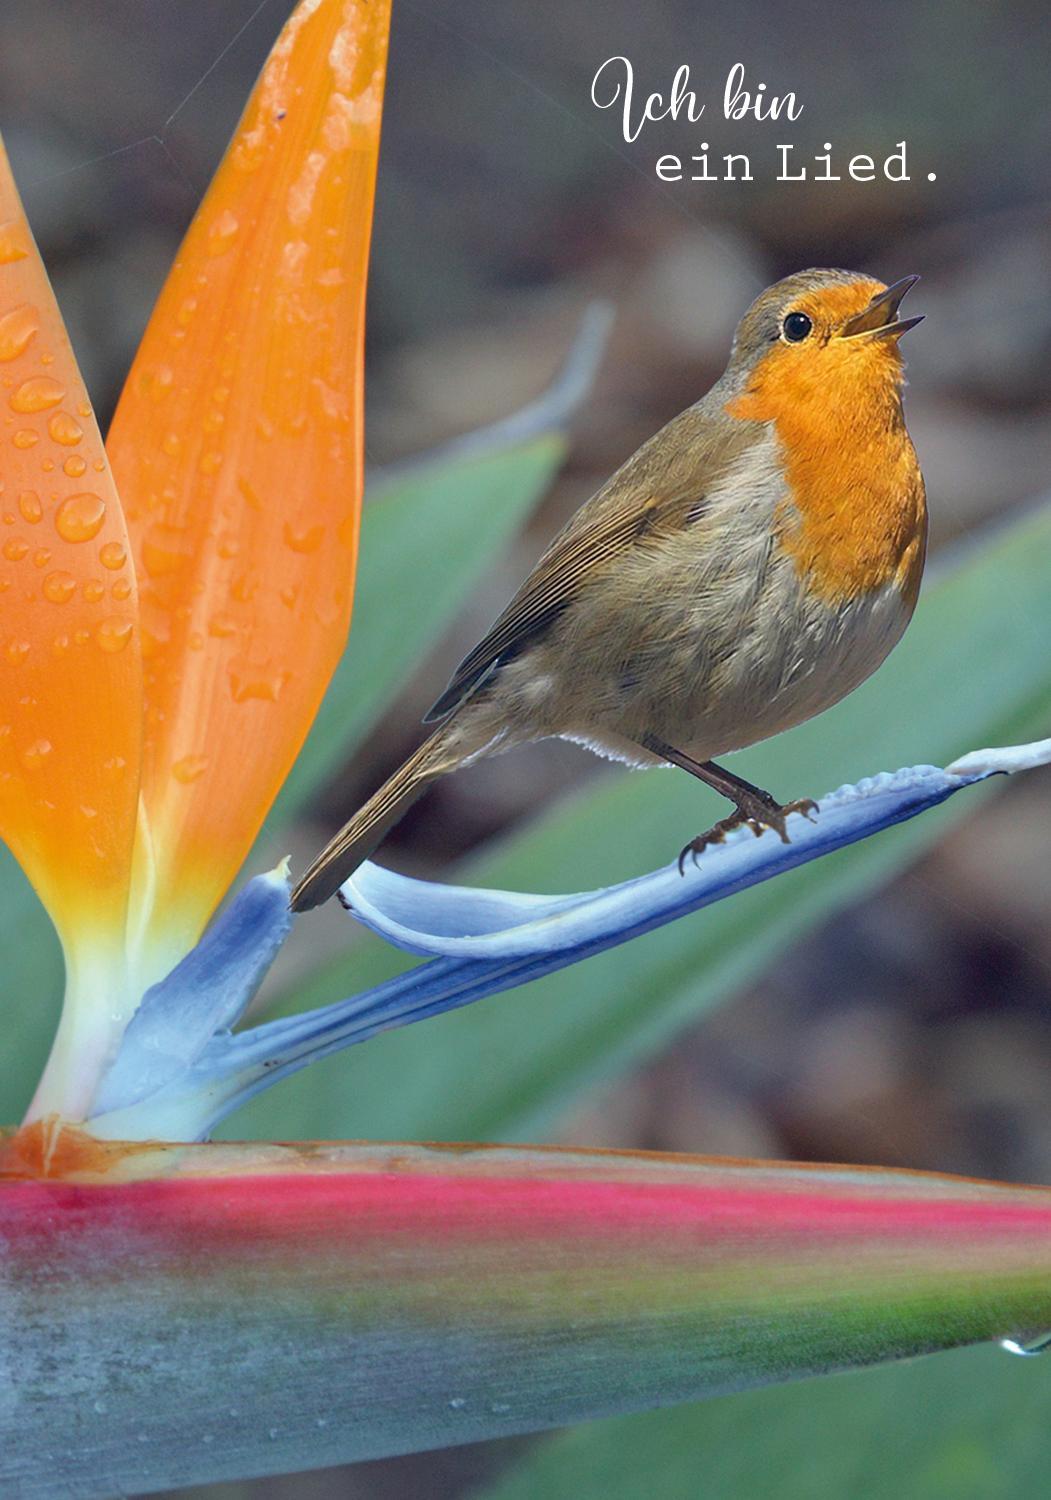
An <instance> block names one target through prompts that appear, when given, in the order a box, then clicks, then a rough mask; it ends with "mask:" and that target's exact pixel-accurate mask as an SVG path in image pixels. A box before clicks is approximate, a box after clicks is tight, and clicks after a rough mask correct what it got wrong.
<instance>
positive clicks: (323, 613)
mask: <svg viewBox="0 0 1051 1500" xmlns="http://www.w3.org/2000/svg"><path fill="white" fill-rule="evenodd" d="M389 11H390V6H389V0H371V3H370V0H303V3H301V4H300V5H299V6H298V8H297V9H296V11H295V12H294V14H293V15H292V17H291V19H290V20H289V22H288V23H287V25H286V26H285V29H284V31H283V33H282V35H281V37H280V38H279V40H278V42H277V44H276V46H275V47H274V50H273V52H272V54H271V56H270V59H269V61H268V63H267V65H266V67H265V69H264V71H263V73H262V76H261V78H260V80H259V82H258V84H257V85H256V88H255V91H254V93H253V95H252V98H251V100H250V101H249V104H248V108H247V110H246V111H245V114H244V117H243V119H242V120H241V123H240V125H239V126H238V128H237V131H236V133H235V135H234V138H233V140H232V142H231V144H230V147H229V149H228V150H227V153H226V156H225V158H224V160H223V163H222V165H221V167H220V168H219V171H218V173H217V175H216V178H215V180H214V182H213V183H212V186H211V188H210V190H209V192H208V195H207V197H206V198H205V200H204V203H203V204H202V206H201V208H200V210H199V212H198V214H197V217H196V218H195V220H194V222H193V225H192V226H191V228H190V231H189V233H188V235H187V237H186V240H185V242H184V243H183V246H182V249H181V250H180V252H179V256H178V259H177V260H176V263H175V266H174V268H173V270H172V272H171V275H170V276H169V278H168V282H167V284H166V286H165V288H164V291H163V292H162V294H161V297H160V301H159V302H158V304H157V308H156V311H155V312H154V314H153V317H152V319H151V321H150V324H149V327H148V329H147V331H146V335H145V337H144V339H143V342H142V346H141V348H140V350H139V354H138V357H137V358H136V360H135V364H134V366H133V368H132V371H131V374H130V376H129V378H128V383H127V385H126V387H125V390H124V393H123V396H122V398H121V402H120V406H119V408H118V410H117V414H116V417H115V418H114V422H113V428H112V431H111V433H110V436H109V440H108V446H109V453H110V459H111V462H112V464H113V468H114V472H115V474H116V475H117V480H118V483H119V485H120V487H121V490H122V492H123V494H124V497H125V502H126V506H127V514H128V524H129V529H130V532H131V535H132V541H133V546H134V550H135V559H136V565H137V568H138V572H139V585H140V590H141V595H142V611H143V639H144V647H143V654H144V658H145V694H146V730H145V734H146V748H145V768H144V799H145V807H146V811H147V814H148V819H149V823H150V825H151V828H152V838H153V848H152V854H151V856H150V858H151V860H152V865H153V877H154V879H155V887H154V894H153V907H154V911H155V913H156V916H155V917H154V918H153V919H152V922H151V926H152V930H153V932H154V936H155V938H156V937H160V936H161V934H162V933H163V939H162V942H163V946H164V947H165V949H166V951H167V952H168V953H169V954H170V955H175V956H177V955H178V953H179V952H181V951H184V950H185V948H186V947H187V946H188V945H189V944H190V943H191V942H193V941H194V940H195V939H196V937H197V936H198V934H199V932H200V930H201V928H202V926H203V924H204V922H205V921H206V920H207V918H208V916H209V914H210V913H211V911H212V909H213V908H214V907H215V905H216V903H217V902H218V901H219V899H220V898H221V896H222V894H223V892H224V891H225V890H226V888H227V886H228V884H229V883H230V881H231V880H232V878H233V876H234V875H235V873H236V871H237V869H238V867H239V865H240V864H241V862H242V860H243V859H244V856H245V854H246V853H247V851H248V849H249V847H250V845H251V843H252V840H253V839H254V837H255V834H256V833H257V831H258V829H259V826H260V824H261V822H262V820H263V817H264V816H265V814H266V811H267V809H268V807H269V805H270V803H271V801H272V799H273V797H274V795H275V793H276V792H277V790H278V788H279V787H280V785H281V782H282V781H283V780H284V777H285V775H286V774H287V772H288V770H289V767H290V766H291V764H292V762H293V760H294V758H295V756H296V753H297V751H298V749H299V747H300V745H301V743H302V741H303V739H304V737H305V735H306V732H307V729H308V728H309V726H310V722H311V720H312V719H313V717H314V714H315V712H316V710H317V706H318V703H319V702H320V699H321V696H322V694H323V692H324V690H325V687H326V685H327V683H328V679H329V677H330V675H331V673H332V670H333V668H334V667H335V665H336V662H337V660H338V658H339V656H340V653H341V652H342V649H343V645H344V641H345V638H346V632H347V627H348V624H349V619H350V604H351V592H352V582H353V573H354V562H355V552H356V545H357V533H358V511H359V505H360V496H361V481H362V345H363V315H364V295H365V277H366V269H367V263H368V246H369V232H370V227H371V220H372V202H373V191H374V184H375V174H376V158H377V153H378V148H379V132H380V116H381V106H382V94H383V80H384V66H385V60H386V49H387V30H388V24H389Z"/></svg>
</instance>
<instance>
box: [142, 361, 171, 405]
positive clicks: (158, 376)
mask: <svg viewBox="0 0 1051 1500" xmlns="http://www.w3.org/2000/svg"><path fill="white" fill-rule="evenodd" d="M174 383H175V376H174V375H173V374H172V372H171V370H170V369H169V368H168V366H167V365H158V366H157V367H156V369H154V370H143V372H142V374H141V375H140V376H139V391H140V393H141V394H142V395H143V396H145V397H147V399H148V400H150V401H163V399H164V397H165V396H166V395H167V394H168V392H169V391H170V390H171V388H172V386H173V385H174Z"/></svg>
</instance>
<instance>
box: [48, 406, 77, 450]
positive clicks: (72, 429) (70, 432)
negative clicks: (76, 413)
mask: <svg viewBox="0 0 1051 1500" xmlns="http://www.w3.org/2000/svg"><path fill="white" fill-rule="evenodd" d="M47 430H48V432H49V433H50V434H51V437H52V439H53V440H54V441H55V442H56V443H61V444H62V445H63V447H66V448H72V447H75V445H76V444H77V443H79V442H80V440H81V438H82V437H83V436H84V429H83V427H81V425H80V423H79V422H78V421H77V419H76V417H71V416H70V414H69V412H68V411H56V412H55V413H54V415H53V416H51V417H49V418H48V423H47Z"/></svg>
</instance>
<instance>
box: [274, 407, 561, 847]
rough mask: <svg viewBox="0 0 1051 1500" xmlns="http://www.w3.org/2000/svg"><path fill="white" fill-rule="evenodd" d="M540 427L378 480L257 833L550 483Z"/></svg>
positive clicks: (393, 682)
mask: <svg viewBox="0 0 1051 1500" xmlns="http://www.w3.org/2000/svg"><path fill="white" fill-rule="evenodd" d="M564 451H565V442H564V440H563V439H562V438H560V437H558V436H556V435H554V434H548V435H546V436H542V437H536V438H533V439H532V440H530V441H528V442H525V443H523V444H521V445H520V446H517V447H514V448H510V449H507V450H503V451H501V450H496V451H491V452H484V453H479V454H476V455H474V456H466V457H462V458H454V459H451V460H449V459H443V460H439V461H436V462H434V463H428V464H426V465H424V466H422V467H419V468H414V469H413V470H412V471H411V472H410V473H409V474H407V475H406V476H405V477H404V478H402V479H400V480H396V481H395V482H393V483H390V484H387V485H386V486H384V487H383V488H382V489H381V491H380V493H379V494H378V495H377V496H376V497H375V498H374V499H371V500H370V502H369V504H368V505H366V507H365V511H364V514H363V517H362V530H361V565H360V569H359V574H358V584H357V597H356V599H355V604H354V621H353V625H352V627H351V636H350V643H349V646H348V649H347V651H346V652H345V654H344V656H343V660H342V661H341V662H340V665H339V666H338V667H337V669H336V672H335V674H334V676H333V678H332V682H331V684H330V686H329V690H328V692H327V694H326V696H325V700H324V702H323V703H322V705H321V709H320V712H319V713H318V716H317V719H316V720H315V722H314V727H313V729H312V730H311V732H310V735H309V738H308V739H307V741H306V744H305V745H304V746H303V749H302V751H301V752H300V755H299V758H298V759H297V761H296V764H295V766H294V767H293V769H292V773H291V775H290V776H289V778H288V780H287V781H286V783H285V785H284V787H283V788H282V790H281V793H280V795H279V797H278V799H277V801H276V803H275V804H274V808H273V810H272V812H271V814H270V817H269V819H268V821H267V825H266V829H265V830H264V835H263V836H264V837H266V836H268V835H271V834H273V833H274V831H275V830H276V828H277V827H279V826H280V825H281V823H283V822H284V821H286V820H287V819H288V818H289V817H290V816H291V815H292V814H294V813H295V812H296V811H298V810H299V809H300V808H302V807H303V806H304V804H305V803H306V802H308V801H309V799H310V798H311V797H312V796H313V794H314V793H315V792H316V791H317V790H318V788H319V787H321V786H322V785H323V784H324V783H325V781H327V780H328V779H329V778H330V777H332V776H333V775H334V774H335V772H336V771H337V770H338V769H339V768H340V766H342V765H344V764H345V763H346V761H347V758H348V757H349V756H350V755H351V754H352V753H353V751H354V750H355V749H356V748H357V746H358V745H359V744H360V743H361V741H362V740H363V739H364V738H365V736H366V735H367V734H368V731H369V729H370V728H371V727H372V725H373V724H374V723H375V722H376V720H377V719H378V718H379V716H380V714H382V713H383V711H384V709H385V708H387V706H388V705H389V704H390V702H391V700H392V698H393V697H394V696H395V694H396V693H397V692H398V689H399V688H400V687H401V686H402V684H403V683H404V682H405V680H406V679H407V678H408V676H409V675H410V673H411V672H412V671H413V670H414V669H415V667H416V666H417V665H418V664H419V662H420V659H421V657H422V656H423V655H424V654H425V652H426V651H427V650H428V649H429V648H430V646H431V645H432V644H433V642H434V640H435V638H436V637H437V636H438V635H440V634H441V632H442V631H443V630H444V629H445V628H446V627H447V626H448V625H449V623H450V621H451V620H452V618H453V616H454V615H455V613H456V610H457V609H458V608H459V607H460V605H461V604H462V603H463V600H464V598H465V597H466V596H467V595H468V594H469V593H470V591H471V589H472V587H473V586H474V584H475V582H476V581H477V579H478V578H479V577H480V576H481V575H482V574H483V573H484V572H485V570H486V568H487V567H488V566H489V565H490V564H491V562H492V560H493V558H494V557H496V556H497V555H498V554H499V553H500V552H501V551H502V550H503V548H504V547H506V546H507V544H508V542H509V541H510V539H511V538H512V537H513V536H514V535H515V533H516V532H517V531H518V530H519V528H520V527H521V525H522V523H523V521H524V519H525V517H526V516H527V515H528V514H529V512H530V511H531V510H532V508H533V506H534V505H535V504H536V502H537V499H538V497H539V496H540V495H541V494H543V492H544V490H545V489H546V488H547V487H548V485H549V484H550V482H551V479H552V477H553V475H554V474H555V471H556V470H557V468H558V466H559V464H560V462H561V461H562V456H563V454H564Z"/></svg>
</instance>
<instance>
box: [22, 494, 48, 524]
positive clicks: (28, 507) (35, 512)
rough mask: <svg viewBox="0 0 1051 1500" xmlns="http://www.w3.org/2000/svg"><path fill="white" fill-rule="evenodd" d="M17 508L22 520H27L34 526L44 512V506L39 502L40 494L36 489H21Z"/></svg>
mask: <svg viewBox="0 0 1051 1500" xmlns="http://www.w3.org/2000/svg"><path fill="white" fill-rule="evenodd" d="M18 509H19V510H20V511H21V513H22V520H23V521H28V522H29V524H30V525H31V526H35V525H36V523H37V521H39V520H40V519H41V517H42V516H43V514H44V507H43V506H42V505H41V503H40V496H39V495H38V494H37V492H36V490H23V491H22V492H21V494H20V495H19V497H18Z"/></svg>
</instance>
